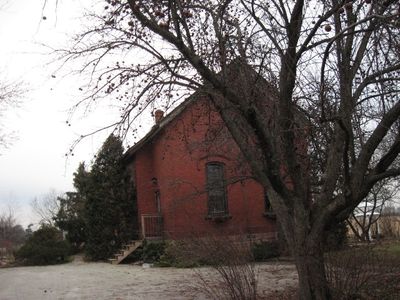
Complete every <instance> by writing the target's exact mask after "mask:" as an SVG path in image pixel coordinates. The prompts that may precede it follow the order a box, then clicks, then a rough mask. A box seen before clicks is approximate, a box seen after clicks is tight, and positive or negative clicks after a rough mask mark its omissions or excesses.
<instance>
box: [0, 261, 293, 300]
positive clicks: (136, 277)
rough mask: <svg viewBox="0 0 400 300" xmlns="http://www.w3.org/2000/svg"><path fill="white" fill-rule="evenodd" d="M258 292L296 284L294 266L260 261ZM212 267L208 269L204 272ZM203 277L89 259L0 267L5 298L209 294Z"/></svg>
mask: <svg viewBox="0 0 400 300" xmlns="http://www.w3.org/2000/svg"><path fill="white" fill-rule="evenodd" d="M257 270H258V274H259V287H260V288H259V293H260V294H261V295H266V294H268V293H270V292H273V291H275V290H281V289H285V288H286V287H292V286H295V285H296V283H297V275H296V272H295V268H294V266H292V265H278V264H274V263H268V264H259V265H257ZM203 271H204V272H209V273H211V275H210V276H211V278H212V276H215V273H213V271H210V270H209V269H207V268H203V269H200V272H203ZM197 279H198V277H197V275H196V272H194V271H193V270H191V269H175V268H143V267H141V266H133V265H117V266H115V265H111V264H107V263H84V262H81V261H78V262H73V263H69V264H64V265H57V266H46V267H18V268H5V269H0V299H2V300H39V299H40V300H41V299H51V300H53V299H93V300H102V299H107V300H109V299H110V300H111V299H113V300H122V299H124V300H125V299H150V300H153V299H154V300H158V299H159V300H172V299H207V298H206V297H205V296H204V295H202V294H199V293H197V292H195V291H194V289H193V285H194V284H195V282H196V281H197Z"/></svg>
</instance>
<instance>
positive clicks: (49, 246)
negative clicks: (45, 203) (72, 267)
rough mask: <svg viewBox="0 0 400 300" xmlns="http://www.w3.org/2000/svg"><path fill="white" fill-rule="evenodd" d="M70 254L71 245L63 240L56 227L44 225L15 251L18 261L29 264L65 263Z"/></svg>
mask: <svg viewBox="0 0 400 300" xmlns="http://www.w3.org/2000/svg"><path fill="white" fill-rule="evenodd" d="M69 254H70V246H69V243H68V242H67V241H63V240H62V235H61V232H60V231H59V230H57V229H56V228H55V227H50V226H43V227H42V228H40V229H39V230H37V231H35V232H34V233H33V235H32V236H31V237H30V238H29V239H28V241H27V242H26V243H25V245H23V246H22V247H21V248H20V249H19V250H18V251H16V253H15V257H16V259H17V260H18V261H20V262H22V263H24V264H27V265H52V264H58V263H64V262H66V261H67V258H68V256H69Z"/></svg>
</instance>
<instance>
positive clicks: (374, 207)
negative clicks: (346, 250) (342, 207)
mask: <svg viewBox="0 0 400 300" xmlns="http://www.w3.org/2000/svg"><path fill="white" fill-rule="evenodd" d="M397 189H398V183H397V182H396V183H395V185H388V184H385V182H384V181H382V182H379V183H378V184H376V185H375V186H374V187H373V188H372V189H371V191H370V193H369V194H368V196H367V197H366V198H365V199H364V200H363V201H362V202H361V203H360V205H359V206H358V207H356V209H355V210H354V211H353V212H352V213H351V215H350V218H349V219H348V220H347V224H348V225H349V227H350V230H351V231H352V233H353V234H354V236H355V237H356V238H357V239H358V240H359V241H362V242H371V237H372V235H376V236H378V235H379V229H378V228H379V227H378V226H379V220H380V219H381V216H382V213H383V211H384V208H385V207H390V205H391V203H392V202H393V199H394V197H395V195H396V193H397Z"/></svg>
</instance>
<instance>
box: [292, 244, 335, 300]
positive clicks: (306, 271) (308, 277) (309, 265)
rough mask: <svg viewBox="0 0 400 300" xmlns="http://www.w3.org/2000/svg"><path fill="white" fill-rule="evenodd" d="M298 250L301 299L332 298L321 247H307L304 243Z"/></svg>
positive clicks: (321, 299) (297, 265)
mask: <svg viewBox="0 0 400 300" xmlns="http://www.w3.org/2000/svg"><path fill="white" fill-rule="evenodd" d="M305 244H306V243H305ZM295 251H296V250H295ZM296 252H297V253H294V254H295V261H296V267H297V272H298V275H299V299H301V300H314V299H315V300H330V299H332V297H331V295H330V291H329V288H328V284H327V281H326V276H325V266H324V255H323V251H322V250H321V249H320V247H318V246H313V247H307V246H304V244H303V245H302V246H300V247H298V248H297V251H296Z"/></svg>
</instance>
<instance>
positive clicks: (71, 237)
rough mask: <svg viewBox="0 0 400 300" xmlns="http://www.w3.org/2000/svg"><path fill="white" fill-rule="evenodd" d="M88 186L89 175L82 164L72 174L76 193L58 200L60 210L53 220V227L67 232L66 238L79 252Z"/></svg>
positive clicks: (82, 242) (84, 234)
mask: <svg viewBox="0 0 400 300" xmlns="http://www.w3.org/2000/svg"><path fill="white" fill-rule="evenodd" d="M89 184H90V173H89V172H88V171H86V167H85V163H83V162H82V163H80V164H79V167H78V169H77V171H76V172H75V173H74V187H75V190H76V191H75V192H67V193H65V196H64V197H59V198H58V200H59V202H60V209H59V211H58V213H57V215H56V217H55V218H54V221H55V225H56V226H57V227H59V228H60V229H62V230H64V231H67V232H68V233H67V236H66V238H67V239H68V241H69V242H70V243H71V245H72V246H73V247H74V248H75V250H79V249H80V248H81V247H82V245H83V244H84V243H85V242H86V224H85V223H86V222H85V203H86V198H87V193H88V189H89Z"/></svg>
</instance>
